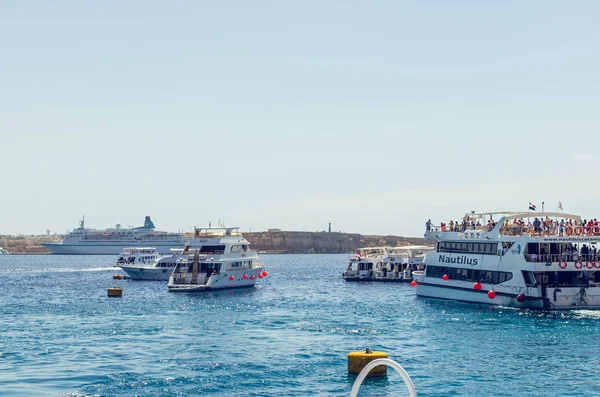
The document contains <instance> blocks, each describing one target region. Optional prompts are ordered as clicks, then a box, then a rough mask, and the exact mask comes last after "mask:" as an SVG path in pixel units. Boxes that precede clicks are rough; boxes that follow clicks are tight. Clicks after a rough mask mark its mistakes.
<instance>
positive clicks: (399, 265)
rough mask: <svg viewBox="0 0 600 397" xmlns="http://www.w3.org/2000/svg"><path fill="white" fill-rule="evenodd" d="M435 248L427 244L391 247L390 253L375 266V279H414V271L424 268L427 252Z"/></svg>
mask: <svg viewBox="0 0 600 397" xmlns="http://www.w3.org/2000/svg"><path fill="white" fill-rule="evenodd" d="M433 250H435V247H432V246H426V245H405V246H400V247H393V248H389V249H388V250H387V251H388V255H387V256H386V257H384V258H383V261H382V262H381V263H380V265H379V266H376V267H375V274H374V277H373V281H391V282H403V281H406V282H408V281H411V280H412V272H413V271H416V270H423V259H424V258H425V253H426V252H428V251H433Z"/></svg>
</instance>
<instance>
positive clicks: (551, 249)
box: [524, 242, 597, 263]
mask: <svg viewBox="0 0 600 397" xmlns="http://www.w3.org/2000/svg"><path fill="white" fill-rule="evenodd" d="M596 253H597V252H596V247H595V242H592V243H581V244H573V243H571V242H560V243H543V242H542V243H528V244H527V246H526V247H525V251H524V254H525V260H526V261H527V262H546V263H547V262H561V261H566V262H575V261H578V260H582V261H586V260H595V258H596Z"/></svg>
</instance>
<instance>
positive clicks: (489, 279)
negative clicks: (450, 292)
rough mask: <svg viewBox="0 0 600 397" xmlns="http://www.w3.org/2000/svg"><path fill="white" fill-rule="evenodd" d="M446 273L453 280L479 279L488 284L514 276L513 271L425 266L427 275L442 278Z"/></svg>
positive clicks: (501, 281)
mask: <svg viewBox="0 0 600 397" xmlns="http://www.w3.org/2000/svg"><path fill="white" fill-rule="evenodd" d="M444 274H447V275H448V277H449V278H450V279H451V280H463V281H473V282H475V281H479V282H480V283H487V284H500V283H503V282H505V281H508V280H510V279H512V277H513V275H512V273H511V272H499V271H495V270H478V269H465V268H456V267H444V266H433V265H427V267H426V268H425V275H426V276H427V277H435V278H442V277H444Z"/></svg>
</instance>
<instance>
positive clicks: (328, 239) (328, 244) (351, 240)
mask: <svg viewBox="0 0 600 397" xmlns="http://www.w3.org/2000/svg"><path fill="white" fill-rule="evenodd" d="M243 234H244V237H246V239H247V240H248V241H250V244H251V246H252V247H253V249H255V250H258V251H263V252H264V251H266V252H282V253H287V254H335V253H348V252H352V251H354V250H355V249H357V248H360V247H377V246H392V247H394V246H399V245H407V244H415V245H423V244H426V240H425V239H423V238H418V237H399V236H365V235H362V234H351V233H338V232H286V231H277V232H244V233H243Z"/></svg>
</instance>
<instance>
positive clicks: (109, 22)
mask: <svg viewBox="0 0 600 397" xmlns="http://www.w3.org/2000/svg"><path fill="white" fill-rule="evenodd" d="M0 18H1V19H0V20H1V23H0V50H1V52H0V60H1V62H0V234H19V233H23V234H42V233H45V231H46V230H47V229H49V230H51V232H52V233H65V232H66V231H67V230H70V229H73V228H75V227H77V222H78V220H79V219H80V218H81V217H82V216H83V215H84V214H85V217H86V225H87V226H89V227H94V228H106V227H113V226H114V225H115V224H117V223H119V224H122V225H124V226H129V225H131V226H139V225H141V224H142V223H143V218H144V216H145V215H150V216H152V219H153V221H154V223H155V224H156V226H157V227H158V228H159V229H164V230H169V231H178V230H183V231H188V230H191V229H192V227H193V226H205V225H207V224H208V223H209V222H212V224H213V225H215V224H217V223H218V222H219V221H221V222H222V220H223V218H225V224H226V225H228V226H239V227H241V229H242V230H244V231H249V230H251V231H260V230H266V229H268V228H280V229H284V230H306V231H317V230H326V229H327V227H328V223H329V222H331V224H332V229H333V230H335V231H343V232H348V233H363V234H382V235H388V234H389V235H403V236H421V235H422V233H423V231H424V223H425V221H426V220H427V219H431V220H432V221H433V222H434V223H439V222H448V221H449V220H450V219H454V220H456V218H459V217H460V216H462V215H463V214H464V213H466V212H470V211H477V212H488V211H520V210H523V211H526V210H527V207H528V204H529V202H530V201H531V202H533V203H534V204H536V205H537V206H538V210H539V209H541V203H542V202H544V203H545V209H546V210H552V211H554V210H556V207H557V205H558V202H559V201H560V202H561V203H562V204H563V208H564V211H566V212H575V213H577V214H580V215H582V216H583V217H600V185H599V183H598V178H597V170H598V169H599V166H600V158H599V156H598V152H599V150H600V134H599V127H600V112H599V109H600V106H599V105H600V97H599V93H600V77H599V76H600V26H599V25H598V20H599V19H600V3H598V2H596V1H579V2H564V1H528V2H522V1H503V2H481V1H474V0H473V1H460V0H459V1H454V2H448V1H441V0H440V1H420V2H415V1H398V0H380V1H372V2H367V1H352V0H350V1H327V0H325V1H323V0H320V1H315V0H305V1H302V2H299V1H297V2H291V1H261V0H257V1H252V2H249V1H241V0H239V1H235V0H232V1H227V0H224V1H219V2H215V1H210V2H209V1H191V0H190V1H187V0H185V1H183V0H181V1H169V2H165V1H153V0H145V1H111V0H107V1H103V2H82V1H74V0H73V1H66V0H65V1H60V0H58V1H55V2H40V1H27V0H18V1H16V0H13V1H10V0H7V1H3V2H1V3H0Z"/></svg>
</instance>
